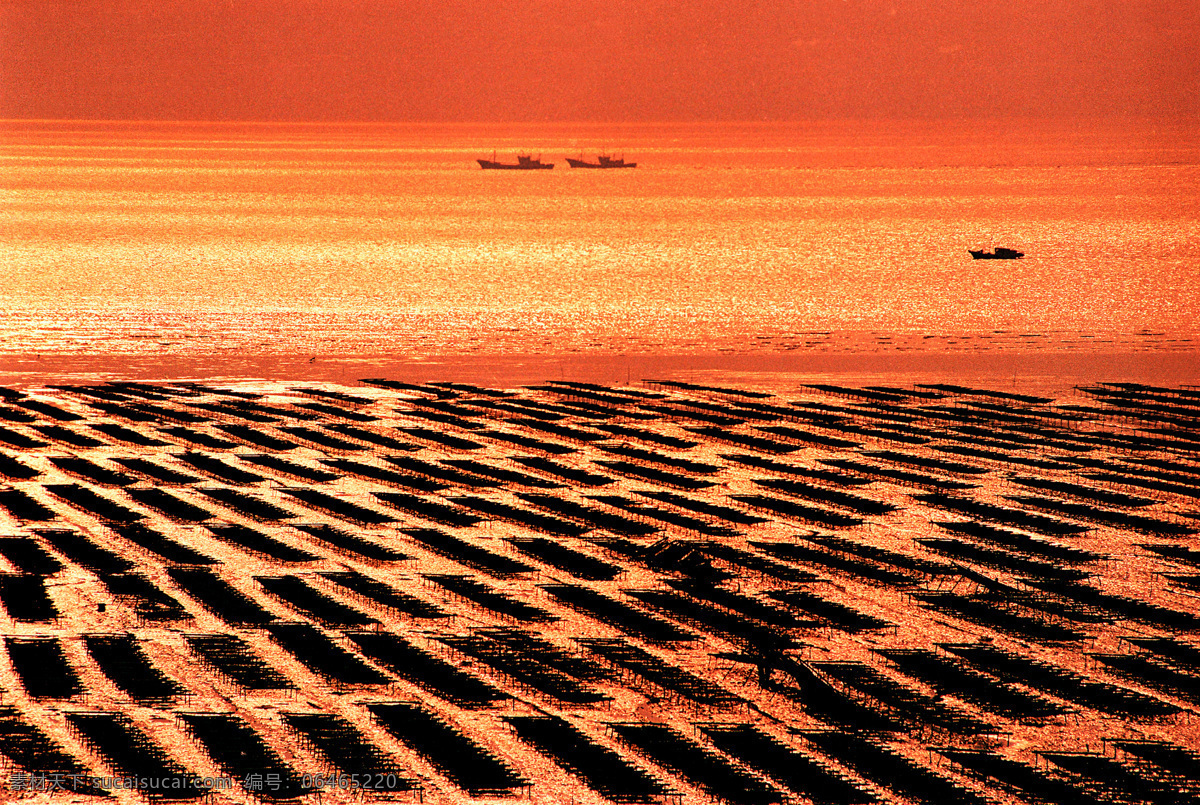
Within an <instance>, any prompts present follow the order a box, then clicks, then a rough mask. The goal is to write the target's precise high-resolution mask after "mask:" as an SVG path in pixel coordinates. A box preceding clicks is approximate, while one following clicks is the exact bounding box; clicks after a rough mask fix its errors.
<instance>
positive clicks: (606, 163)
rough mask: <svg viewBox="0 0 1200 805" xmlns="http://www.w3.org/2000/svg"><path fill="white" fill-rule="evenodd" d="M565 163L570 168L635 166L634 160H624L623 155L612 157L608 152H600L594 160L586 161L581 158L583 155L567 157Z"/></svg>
mask: <svg viewBox="0 0 1200 805" xmlns="http://www.w3.org/2000/svg"><path fill="white" fill-rule="evenodd" d="M567 164H568V165H570V166H571V167H572V168H636V167H637V163H636V162H626V161H625V159H624V157H613V156H609V155H608V154H600V155H598V156H597V157H596V161H595V162H588V161H586V160H584V159H583V155H582V154H580V155H579V159H571V158H570V157H567Z"/></svg>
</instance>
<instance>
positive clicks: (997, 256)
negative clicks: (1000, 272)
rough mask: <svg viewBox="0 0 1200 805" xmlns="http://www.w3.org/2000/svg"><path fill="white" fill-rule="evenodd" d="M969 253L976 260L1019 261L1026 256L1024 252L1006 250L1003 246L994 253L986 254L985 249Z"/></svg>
mask: <svg viewBox="0 0 1200 805" xmlns="http://www.w3.org/2000/svg"><path fill="white" fill-rule="evenodd" d="M967 251H969V252H970V253H971V257H973V258H974V259H976V260H1019V259H1020V258H1022V257H1024V256H1025V253H1024V252H1019V251H1017V250H1016V249H1006V248H1004V247H1003V246H997V247H996V250H995V251H994V252H985V251H984V250H983V249H979V250H978V251H976V250H975V249H967Z"/></svg>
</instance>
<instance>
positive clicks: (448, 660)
mask: <svg viewBox="0 0 1200 805" xmlns="http://www.w3.org/2000/svg"><path fill="white" fill-rule="evenodd" d="M777 391H778V390H776V392H777ZM1187 391H1188V390H1186V389H1176V390H1171V389H1145V388H1140V387H1125V386H1118V385H1097V386H1094V387H1089V388H1088V389H1084V390H1081V394H1085V395H1086V396H1088V397H1090V398H1092V399H1091V400H1089V401H1088V402H1089V404H1086V405H1080V404H1079V398H1078V397H1075V398H1071V399H1066V400H1049V399H1045V398H1034V397H1028V396H1024V395H1014V394H1009V393H1006V392H996V391H990V390H987V389H974V388H969V387H963V386H947V385H941V384H938V385H928V386H916V387H912V388H901V387H897V386H889V387H886V388H884V387H876V388H851V387H846V386H832V385H828V384H825V385H820V386H809V387H803V388H799V389H796V390H794V391H792V392H787V393H783V392H779V393H776V392H768V391H764V390H758V389H734V388H729V387H726V386H719V385H704V384H694V383H684V382H680V381H674V380H665V381H647V382H645V383H643V384H641V385H639V386H630V387H615V386H601V385H598V384H586V383H572V382H566V381H556V382H548V383H545V384H542V385H539V386H536V387H529V388H522V389H488V388H484V387H480V386H473V385H468V384H461V383H440V382H431V383H408V382H400V381H393V380H388V379H373V380H366V381H362V383H361V384H359V385H355V386H336V385H332V384H306V385H302V386H295V387H289V386H286V385H283V384H276V383H259V384H242V385H238V386H228V387H223V386H218V385H201V384H194V383H167V382H164V383H121V382H114V383H100V384H92V385H87V386H67V385H62V386H56V387H53V388H43V389H21V390H17V389H8V390H5V391H4V393H3V395H2V396H3V397H4V399H3V400H0V419H2V420H3V422H2V423H0V608H2V610H3V612H2V615H0V643H2V646H3V651H2V652H0V655H2V658H0V688H2V689H3V690H4V692H5V703H4V704H5V707H4V708H3V712H0V755H2V756H3V757H4V758H5V759H6V761H7V763H8V765H9V768H10V769H11V770H12V773H13V775H14V776H13V778H12V780H10V781H9V783H8V787H9V788H10V789H13V786H14V785H20V786H21V787H22V788H23V790H25V791H37V790H44V789H38V788H37V786H38V785H42V786H43V787H44V785H45V783H46V781H47V780H48V779H51V777H50V776H51V775H53V776H54V777H53V779H55V780H59V781H66V780H70V781H71V783H70V784H71V785H72V786H74V789H73V791H72V794H74V795H77V796H78V797H80V798H91V797H98V796H100V795H101V794H107V795H109V796H111V797H113V798H115V799H116V800H118V801H122V802H124V801H130V802H133V801H140V800H142V799H156V800H157V799H163V800H181V801H182V800H191V799H205V798H208V799H210V800H211V799H215V801H225V800H222V797H225V798H227V800H228V801H237V802H242V801H247V802H248V801H255V800H260V801H266V802H275V801H281V802H286V801H311V802H317V801H320V802H359V801H364V800H366V801H373V800H385V801H395V800H399V801H414V802H415V801H422V800H424V801H433V802H461V801H467V800H475V799H479V798H485V799H486V798H493V797H500V798H505V797H514V796H516V797H526V798H528V799H530V800H531V801H536V802H570V801H574V802H578V803H584V802H587V803H600V802H617V803H626V802H656V803H661V802H665V801H678V802H690V801H696V802H708V801H721V802H729V803H763V802H793V801H811V802H816V803H873V802H891V801H895V802H903V803H911V802H920V803H942V802H959V803H970V804H971V805H974V803H984V802H1004V803H1006V802H1016V801H1031V802H1077V801H1100V802H1121V803H1142V802H1145V803H1155V804H1156V805H1157V804H1158V803H1168V802H1182V801H1191V800H1192V799H1195V798H1197V797H1198V796H1200V774H1198V771H1197V770H1198V769H1200V744H1197V738H1196V737H1195V734H1194V730H1191V729H1190V727H1189V724H1190V719H1191V717H1192V715H1193V714H1194V713H1195V709H1196V707H1197V706H1198V705H1200V638H1198V637H1197V633H1200V617H1198V616H1197V615H1196V614H1195V606H1194V598H1193V596H1194V594H1195V591H1196V590H1197V589H1200V571H1198V570H1197V568H1200V558H1198V557H1200V553H1197V552H1196V550H1195V549H1194V547H1193V546H1192V545H1191V544H1190V540H1191V539H1192V538H1193V535H1194V534H1195V532H1196V530H1197V528H1200V517H1197V514H1198V512H1197V509H1196V503H1195V500H1196V497H1197V494H1196V493H1197V492H1198V491H1200V456H1198V455H1197V446H1198V445H1200V441H1198V440H1197V439H1196V438H1194V436H1195V426H1196V422H1197V418H1196V417H1195V415H1194V411H1195V409H1196V406H1197V402H1196V400H1197V399H1200V398H1195V397H1194V396H1193V395H1189V394H1188V393H1185V392H1187ZM1131 736H1134V737H1131ZM119 778H120V779H143V780H155V781H158V788H157V790H155V791H151V790H150V789H149V788H143V789H140V790H139V789H136V788H134V789H129V790H124V789H122V790H115V789H113V788H112V785H111V782H112V781H113V780H115V779H119ZM218 778H220V779H224V780H226V781H227V782H228V784H229V788H228V789H227V790H225V791H214V790H212V788H210V787H208V784H207V783H205V782H204V781H206V780H207V781H209V783H211V781H212V780H214V779H218ZM106 779H107V780H108V781H109V784H108V786H107V788H106V785H105V783H104V781H105V780H106ZM39 781H40V782H39ZM14 796H16V793H15V792H14ZM51 801H53V796H51Z"/></svg>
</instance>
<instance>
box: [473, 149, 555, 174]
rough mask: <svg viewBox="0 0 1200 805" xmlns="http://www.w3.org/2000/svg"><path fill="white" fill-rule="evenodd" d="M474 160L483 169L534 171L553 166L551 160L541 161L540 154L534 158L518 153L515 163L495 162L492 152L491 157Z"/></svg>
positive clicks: (494, 155)
mask: <svg viewBox="0 0 1200 805" xmlns="http://www.w3.org/2000/svg"><path fill="white" fill-rule="evenodd" d="M475 161H476V162H478V163H479V167H481V168H483V169H484V170H485V171H489V170H491V171H536V170H550V169H551V168H553V167H554V163H553V162H542V158H541V156H540V155H539V156H538V157H537V158H534V157H532V156H530V155H529V154H518V155H517V164H515V165H514V164H512V163H511V162H497V161H496V154H495V153H493V154H492V158H491V159H477V160H475Z"/></svg>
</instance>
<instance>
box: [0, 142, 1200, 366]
mask: <svg viewBox="0 0 1200 805" xmlns="http://www.w3.org/2000/svg"><path fill="white" fill-rule="evenodd" d="M1198 131H1200V125H1198V124H1197V123H1196V122H1195V121H1192V122H1180V123H1162V122H1149V121H1126V122H1122V123H1119V124H1114V123H1111V122H1104V123H1078V122H1051V123H1046V122H1037V123H1034V122H1030V121H1003V122H995V121H993V122H986V123H978V122H952V123H945V122H941V123H936V122H923V123H917V122H894V123H879V122H875V121H871V122H840V123H786V124H784V123H779V124H766V123H764V124H661V125H604V126H601V125H584V124H579V125H565V124H558V125H534V124H529V125H504V126H501V125H414V124H405V125H399V124H397V125H383V124H379V125H376V124H363V125H294V124H292V125H283V124H187V123H179V124H175V123H100V122H45V121H24V122H11V121H10V122H7V123H3V124H0V188H2V190H0V355H4V356H8V357H7V358H0V361H6V362H7V363H8V369H9V370H10V371H9V373H8V376H9V377H11V376H12V375H13V373H12V370H13V367H14V366H16V363H14V361H18V357H19V356H20V358H19V359H20V360H21V361H24V360H26V358H28V357H29V356H37V357H38V358H39V359H41V360H45V359H47V358H59V359H66V358H68V357H70V358H82V357H89V358H91V359H93V360H102V359H103V358H105V357H106V356H107V357H111V358H114V359H115V358H118V357H122V356H123V357H124V358H127V359H128V358H137V357H141V358H145V359H168V358H174V359H178V360H180V361H185V362H186V361H189V360H191V361H197V360H201V359H208V358H210V357H211V356H225V357H227V358H232V357H238V358H243V359H247V358H252V357H256V356H268V357H269V356H275V357H278V358H296V359H301V358H303V359H316V358H318V357H319V358H320V359H322V360H325V359H327V358H329V357H330V356H342V357H344V358H347V359H354V358H362V357H363V356H384V357H387V356H391V357H398V358H405V359H420V358H421V357H422V356H464V357H465V356H483V355H490V356H518V355H519V356H539V355H543V356H544V355H564V354H566V355H576V356H584V357H586V356H595V357H596V358H597V359H601V358H603V357H605V356H609V357H611V356H639V355H641V356H651V355H653V356H686V355H726V356H754V355H758V356H771V355H777V354H784V353H796V354H799V355H830V354H834V355H837V354H847V355H848V354H863V353H870V354H895V355H900V354H901V353H938V354H950V353H980V352H988V353H990V352H1005V351H1010V352H1011V351H1014V350H1015V351H1022V352H1030V351H1033V352H1039V351H1049V352H1076V353H1097V354H1099V353H1108V352H1120V353H1127V354H1136V353H1140V352H1147V353H1162V352H1176V353H1182V354H1191V353H1193V352H1194V350H1195V344H1196V342H1195V340H1194V339H1196V338H1197V321H1200V193H1197V190H1196V188H1198V187H1200V138H1198V137H1197V132H1198ZM601 151H609V152H612V153H616V154H623V155H624V156H625V158H626V159H628V160H630V161H637V162H638V163H639V167H638V168H637V169H636V170H621V171H587V170H571V169H568V167H567V165H566V162H565V159H564V157H566V156H576V155H578V154H583V155H585V156H588V157H591V156H594V155H595V154H596V153H597V152H601ZM493 152H495V154H496V157H497V158H498V159H500V160H502V161H515V156H516V154H517V153H518V152H529V153H533V154H535V155H536V154H540V155H541V156H542V158H543V159H544V160H546V161H553V162H555V163H556V167H555V169H554V170H552V171H534V172H510V171H482V170H480V168H479V167H478V165H477V164H476V162H475V160H476V159H477V158H480V157H487V158H491V157H492V154H493ZM999 245H1003V246H1010V247H1014V248H1017V249H1020V250H1021V251H1023V252H1025V253H1026V254H1027V257H1026V258H1025V259H1024V260H1021V261H975V260H972V259H971V258H970V256H969V254H968V253H967V250H968V249H969V248H974V249H978V248H989V249H990V248H992V247H994V246H999ZM22 366H24V364H22ZM3 368H4V367H0V373H3V371H2V370H3ZM18 374H19V372H18Z"/></svg>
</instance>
